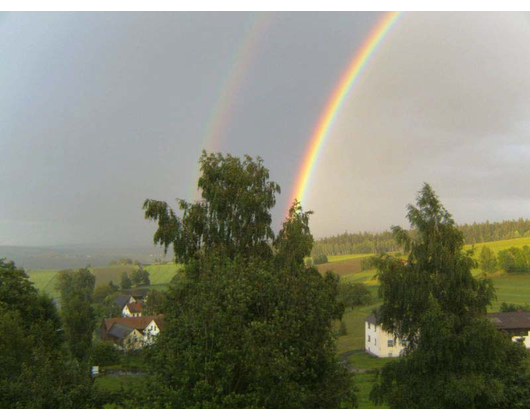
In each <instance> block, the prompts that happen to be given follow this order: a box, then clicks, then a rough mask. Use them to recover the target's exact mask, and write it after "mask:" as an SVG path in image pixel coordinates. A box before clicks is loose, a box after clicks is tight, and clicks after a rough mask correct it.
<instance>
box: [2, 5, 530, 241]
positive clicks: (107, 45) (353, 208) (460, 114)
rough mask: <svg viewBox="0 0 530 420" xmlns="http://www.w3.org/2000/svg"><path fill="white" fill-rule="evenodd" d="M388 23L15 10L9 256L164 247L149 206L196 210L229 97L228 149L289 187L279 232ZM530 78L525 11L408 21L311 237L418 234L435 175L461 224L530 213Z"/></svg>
mask: <svg viewBox="0 0 530 420" xmlns="http://www.w3.org/2000/svg"><path fill="white" fill-rule="evenodd" d="M377 18H378V15H377V14H369V13H279V14H273V15H272V16H268V17H266V24H260V22H263V17H262V16H256V14H253V13H235V14H233V13H210V14H205V13H199V14H190V13H164V14H153V13H103V14H95V13H83V14H81V13H44V14H43V13H33V14H28V13H19V14H17V13H9V14H4V15H0V55H1V57H2V66H0V90H1V92H2V95H1V96H0V116H1V120H0V192H1V194H2V199H1V201H0V244H2V245H60V244H95V243H103V244H115V245H118V244H119V245H129V244H138V245H144V244H148V243H150V241H151V238H152V234H153V232H154V228H155V226H154V225H153V224H152V223H150V222H146V221H144V220H143V213H142V210H141V204H142V202H143V200H144V199H145V198H147V197H149V198H154V199H161V200H166V201H171V202H173V200H174V199H175V198H177V197H178V198H188V199H191V198H193V188H192V186H193V185H194V182H195V181H196V174H197V172H196V170H197V164H196V162H197V159H198V156H199V154H200V151H201V149H202V148H203V147H204V146H205V141H206V137H207V135H208V134H207V131H208V124H209V122H210V121H212V115H213V112H214V110H215V109H216V106H217V104H223V103H229V104H230V106H229V107H228V108H226V109H225V110H224V111H223V112H224V113H225V114H226V115H227V118H226V119H225V121H226V124H225V125H224V126H223V127H224V129H223V130H222V132H220V138H219V141H218V142H217V143H216V149H217V150H219V151H223V152H230V153H233V154H237V155H242V154H244V153H247V154H250V155H253V156H255V155H260V156H262V157H263V158H264V159H265V163H266V165H267V166H268V167H269V168H270V169H271V178H272V179H273V180H275V181H277V182H279V183H280V185H281V186H282V190H283V194H282V195H281V196H280V198H279V200H278V206H277V207H278V208H277V209H276V210H275V212H274V216H275V226H278V224H279V223H280V220H281V217H282V216H283V214H282V213H283V211H284V209H285V206H286V200H287V199H288V196H289V193H290V191H291V188H292V186H293V182H294V179H295V176H296V173H297V171H298V167H299V163H300V159H301V157H302V155H303V152H304V150H305V148H306V146H307V142H308V139H309V138H310V136H311V133H312V131H313V129H314V126H315V124H316V122H317V120H318V117H319V115H320V114H321V112H322V110H323V108H324V106H325V104H326V102H327V100H328V97H329V95H330V94H331V92H332V90H333V88H334V86H335V85H336V84H337V82H338V80H339V78H340V76H341V74H342V73H343V71H344V70H345V68H346V67H347V65H348V63H349V62H350V61H351V59H352V57H353V56H354V54H355V52H356V51H357V49H358V48H359V46H360V44H361V43H362V41H363V40H364V38H365V37H366V36H367V34H368V33H369V31H370V29H371V28H372V27H373V25H374V23H375V22H376V20H377ZM256 22H258V23H256ZM256 28H257V29H256ZM249 34H250V35H249ZM245 41H246V44H245ZM238 63H239V64H238ZM233 69H236V70H237V71H233ZM529 69H530V19H529V18H528V15H525V14H511V13H502V14H499V13H489V14H488V13H482V14H477V13H472V14H462V13H461V14H450V13H439V14H428V13H409V14H406V15H404V17H403V18H402V19H401V20H400V21H399V22H398V23H397V25H396V26H395V28H394V29H393V30H392V31H391V32H390V33H389V34H388V36H387V38H386V39H385V40H384V42H383V44H382V45H381V47H380V49H379V50H378V51H377V52H376V54H375V55H374V56H373V57H372V60H371V61H370V62H369V64H368V66H367V67H366V70H365V72H364V73H363V75H362V76H361V78H360V80H359V82H358V84H357V85H356V87H355V89H354V90H353V91H352V92H351V95H350V96H349V97H348V99H347V101H346V104H345V106H344V108H343V109H342V111H341V113H340V115H339V117H338V118H337V120H336V124H335V125H334V126H333V128H332V130H331V133H330V137H329V139H328V141H327V144H326V147H325V148H324V150H323V153H322V154H321V156H320V159H319V161H318V166H317V168H316V170H315V172H314V176H313V178H312V183H311V185H310V189H309V193H308V195H307V199H306V201H305V202H304V203H303V204H304V207H305V208H307V209H312V210H314V211H315V215H314V216H313V219H312V229H313V232H314V234H315V235H316V236H317V237H318V236H323V235H330V234H335V233H341V232H343V231H345V230H348V231H350V232H353V231H359V230H370V231H381V230H384V229H387V228H388V227H389V226H390V225H391V224H396V223H397V224H404V223H405V220H404V215H405V211H406V210H405V205H406V204H407V203H409V202H411V201H413V200H414V197H415V193H416V191H418V190H419V189H420V188H421V186H422V183H423V182H425V181H427V182H430V183H431V184H432V185H433V187H434V189H435V190H436V191H437V192H438V194H439V195H440V197H441V198H442V200H443V202H444V203H445V205H446V207H447V208H448V209H449V211H450V212H452V213H453V215H454V216H455V218H456V220H457V221H458V222H461V223H463V222H473V221H484V220H486V219H489V220H502V219H511V218H518V217H530V188H528V185H530V165H529V162H530V142H529V140H530V139H529V136H530V77H528V74H529V73H528V71H529ZM232 74H237V77H235V78H233V79H230V75H232ZM227 81H228V82H229V83H227ZM227 85H228V86H231V91H230V92H228V94H229V95H230V97H229V99H230V100H228V101H224V102H223V101H222V100H221V101H220V94H222V93H223V86H227ZM224 93H225V94H227V92H226V90H225V91H224Z"/></svg>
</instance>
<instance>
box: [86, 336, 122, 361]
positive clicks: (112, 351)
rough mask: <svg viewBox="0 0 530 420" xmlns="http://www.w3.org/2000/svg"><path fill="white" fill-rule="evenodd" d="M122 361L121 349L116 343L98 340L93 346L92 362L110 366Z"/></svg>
mask: <svg viewBox="0 0 530 420" xmlns="http://www.w3.org/2000/svg"><path fill="white" fill-rule="evenodd" d="M119 362H120V351H119V350H118V349H117V348H116V347H115V346H114V344H112V343H109V342H106V341H98V342H96V343H95V344H94V345H93V347H92V363H93V364H94V365H95V366H109V365H114V364H117V363H119Z"/></svg>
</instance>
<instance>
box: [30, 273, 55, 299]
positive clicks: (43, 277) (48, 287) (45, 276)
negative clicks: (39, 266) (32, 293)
mask: <svg viewBox="0 0 530 420" xmlns="http://www.w3.org/2000/svg"><path fill="white" fill-rule="evenodd" d="M26 273H27V274H28V275H29V279H30V280H31V281H32V282H33V283H34V284H35V287H36V288H37V289H38V290H40V291H41V292H46V293H47V294H48V295H50V296H52V297H57V296H58V293H57V291H56V290H55V279H54V277H55V276H56V275H57V273H58V271H57V270H27V271H26Z"/></svg>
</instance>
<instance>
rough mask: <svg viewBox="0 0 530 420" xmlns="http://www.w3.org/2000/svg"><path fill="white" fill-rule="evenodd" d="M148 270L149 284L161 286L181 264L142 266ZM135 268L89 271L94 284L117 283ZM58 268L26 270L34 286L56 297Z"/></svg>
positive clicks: (94, 269)
mask: <svg viewBox="0 0 530 420" xmlns="http://www.w3.org/2000/svg"><path fill="white" fill-rule="evenodd" d="M144 268H145V270H146V271H148V272H149V277H150V279H151V284H152V285H153V286H156V288H163V287H165V286H166V285H167V284H169V282H170V281H171V280H172V279H173V277H174V276H175V274H176V273H177V272H178V271H179V270H180V268H181V266H180V265H178V264H165V265H148V266H145V267H144ZM134 270H136V267H135V266H112V267H93V268H90V271H92V273H94V275H95V276H96V286H99V285H101V284H108V282H109V281H113V282H114V283H115V284H119V282H120V276H121V274H122V273H123V272H127V273H128V274H131V273H132V272H133V271H134ZM58 272H59V271H58V270H28V275H29V279H30V281H32V282H33V283H34V284H35V287H36V288H37V289H38V290H39V291H41V292H43V293H47V294H48V295H50V296H51V297H54V298H55V297H58V296H59V293H58V292H57V290H55V281H56V275H57V273H58ZM158 286H160V287H158Z"/></svg>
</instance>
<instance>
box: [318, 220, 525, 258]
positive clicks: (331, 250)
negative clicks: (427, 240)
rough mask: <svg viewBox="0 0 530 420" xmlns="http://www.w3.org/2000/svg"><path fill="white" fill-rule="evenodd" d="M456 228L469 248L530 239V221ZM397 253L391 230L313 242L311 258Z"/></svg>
mask: <svg viewBox="0 0 530 420" xmlns="http://www.w3.org/2000/svg"><path fill="white" fill-rule="evenodd" d="M458 229H459V230H460V231H462V233H463V234H464V240H465V243H466V244H469V245H472V244H476V243H481V242H492V241H500V240H505V239H514V238H522V237H526V236H530V219H523V218H519V219H518V220H506V221H502V222H490V221H486V222H483V223H473V224H463V225H459V226H458ZM400 250H401V247H400V246H399V245H398V244H397V243H396V241H395V240H394V238H393V235H392V232H390V231H385V232H381V233H368V232H359V233H348V232H345V233H343V234H340V235H334V236H329V237H325V238H321V239H318V240H316V241H315V246H314V247H313V250H312V253H311V255H312V256H318V255H345V254H377V253H384V252H392V251H400Z"/></svg>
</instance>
